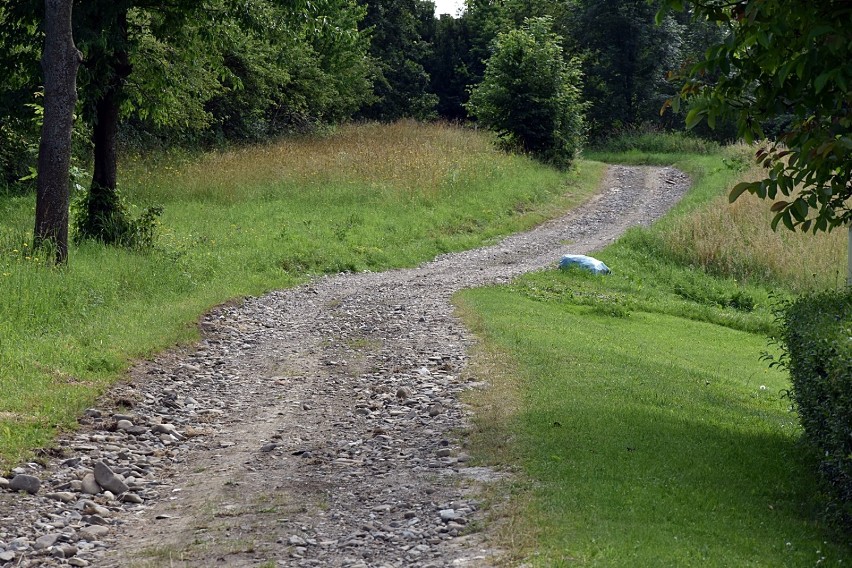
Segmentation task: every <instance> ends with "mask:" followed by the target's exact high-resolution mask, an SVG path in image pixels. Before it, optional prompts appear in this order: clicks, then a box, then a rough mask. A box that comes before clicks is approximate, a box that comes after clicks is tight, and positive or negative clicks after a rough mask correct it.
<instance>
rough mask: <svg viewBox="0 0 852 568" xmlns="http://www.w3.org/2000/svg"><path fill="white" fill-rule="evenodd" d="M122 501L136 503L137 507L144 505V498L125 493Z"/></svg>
mask: <svg viewBox="0 0 852 568" xmlns="http://www.w3.org/2000/svg"><path fill="white" fill-rule="evenodd" d="M121 500H122V501H123V502H125V503H136V504H137V505H138V504H141V503H142V497H140V496H139V495H136V494H135V493H125V494H124V495H122V496H121Z"/></svg>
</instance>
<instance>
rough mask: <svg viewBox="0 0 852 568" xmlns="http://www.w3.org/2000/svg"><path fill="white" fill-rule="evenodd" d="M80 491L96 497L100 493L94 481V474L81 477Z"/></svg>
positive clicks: (99, 488) (98, 486) (99, 487)
mask: <svg viewBox="0 0 852 568" xmlns="http://www.w3.org/2000/svg"><path fill="white" fill-rule="evenodd" d="M80 490H81V491H82V492H83V493H87V494H88V495H97V494H98V493H100V492H101V486H100V485H98V482H97V481H95V474H93V473H87V474H86V475H85V476H84V477H83V481H82V483H81V485H80Z"/></svg>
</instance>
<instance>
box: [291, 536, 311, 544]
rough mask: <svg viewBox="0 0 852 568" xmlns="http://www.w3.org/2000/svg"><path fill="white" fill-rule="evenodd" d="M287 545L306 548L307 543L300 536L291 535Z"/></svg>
mask: <svg viewBox="0 0 852 568" xmlns="http://www.w3.org/2000/svg"><path fill="white" fill-rule="evenodd" d="M287 544H289V545H290V546H306V545H307V544H308V541H306V540H305V539H303V538H302V537H300V536H297V535H293V536H291V537H290V538H288V539H287Z"/></svg>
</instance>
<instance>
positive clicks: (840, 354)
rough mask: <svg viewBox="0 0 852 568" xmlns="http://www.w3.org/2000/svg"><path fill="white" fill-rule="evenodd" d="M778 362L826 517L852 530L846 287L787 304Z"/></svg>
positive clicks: (851, 356) (850, 293)
mask: <svg viewBox="0 0 852 568" xmlns="http://www.w3.org/2000/svg"><path fill="white" fill-rule="evenodd" d="M781 321H782V329H781V336H780V339H781V345H782V348H783V349H784V351H785V356H784V363H785V365H786V367H787V368H788V370H789V371H790V378H791V381H792V390H791V395H792V398H793V401H794V403H795V405H796V408H797V410H798V413H799V417H800V419H801V423H802V428H803V429H804V436H805V438H806V441H807V442H808V443H809V444H812V445H813V446H814V447H815V448H816V449H817V450H818V451H819V456H820V473H821V474H822V476H823V478H824V479H825V481H826V482H827V484H828V501H829V510H830V512H831V515H830V518H831V519H832V521H834V522H837V523H839V524H840V527H841V528H842V529H844V530H846V529H850V528H852V287H850V288H846V289H845V290H836V291H830V292H821V293H814V294H809V295H805V296H802V297H800V298H798V299H797V300H795V301H793V302H791V303H790V304H789V305H787V306H786V307H785V309H784V310H783V315H782V318H781Z"/></svg>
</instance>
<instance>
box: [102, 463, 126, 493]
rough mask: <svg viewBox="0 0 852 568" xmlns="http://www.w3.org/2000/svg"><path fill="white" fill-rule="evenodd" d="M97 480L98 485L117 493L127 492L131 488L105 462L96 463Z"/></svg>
mask: <svg viewBox="0 0 852 568" xmlns="http://www.w3.org/2000/svg"><path fill="white" fill-rule="evenodd" d="M95 480H96V481H97V482H98V485H100V486H101V487H103V488H104V489H108V490H109V491H112V492H113V493H114V494H116V495H118V494H119V493H127V491H128V490H129V489H130V488H129V487H128V486H127V484H126V483H124V481H123V480H122V479H121V478H120V477H118V476H117V475H116V474H115V473H114V472H113V471H112V470H111V469H110V468H109V466H107V465H106V464H105V463H104V462H100V461H99V462H97V463H96V464H95Z"/></svg>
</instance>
